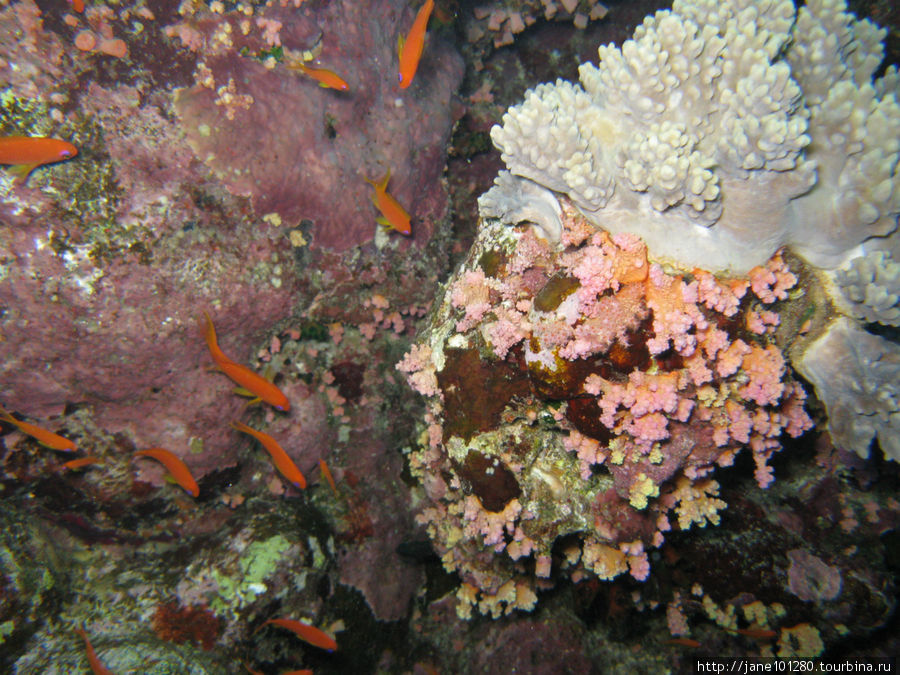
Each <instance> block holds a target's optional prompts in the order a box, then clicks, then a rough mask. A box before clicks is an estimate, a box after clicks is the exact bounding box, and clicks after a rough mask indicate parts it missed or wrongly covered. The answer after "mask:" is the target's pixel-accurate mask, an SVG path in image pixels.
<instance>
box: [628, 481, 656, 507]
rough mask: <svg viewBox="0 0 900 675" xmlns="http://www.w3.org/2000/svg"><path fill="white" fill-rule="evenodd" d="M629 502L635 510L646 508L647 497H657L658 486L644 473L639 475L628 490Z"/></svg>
mask: <svg viewBox="0 0 900 675" xmlns="http://www.w3.org/2000/svg"><path fill="white" fill-rule="evenodd" d="M628 496H629V502H630V503H631V505H632V506H633V507H634V508H636V509H645V508H647V498H648V497H658V496H659V486H658V485H656V484H655V483H654V482H653V481H652V480H651V479H650V478H649V477H648V476H647V474H645V473H639V474H638V476H637V479H635V481H634V483H633V484H632V485H631V490H629V494H628Z"/></svg>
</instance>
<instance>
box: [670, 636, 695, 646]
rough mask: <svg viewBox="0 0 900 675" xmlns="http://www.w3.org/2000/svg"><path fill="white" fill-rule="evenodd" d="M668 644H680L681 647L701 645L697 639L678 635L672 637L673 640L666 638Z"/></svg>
mask: <svg viewBox="0 0 900 675" xmlns="http://www.w3.org/2000/svg"><path fill="white" fill-rule="evenodd" d="M666 644H667V645H678V646H679V647H694V648H696V647H700V646H701V645H700V643H699V642H697V640H692V639H691V638H686V637H678V638H672V639H671V640H666Z"/></svg>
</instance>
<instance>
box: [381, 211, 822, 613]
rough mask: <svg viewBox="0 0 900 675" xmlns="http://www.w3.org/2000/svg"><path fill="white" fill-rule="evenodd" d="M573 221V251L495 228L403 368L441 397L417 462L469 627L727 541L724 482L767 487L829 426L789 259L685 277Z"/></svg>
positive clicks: (529, 232)
mask: <svg viewBox="0 0 900 675" xmlns="http://www.w3.org/2000/svg"><path fill="white" fill-rule="evenodd" d="M563 210H564V213H565V218H564V222H563V232H562V233H561V240H562V241H563V242H567V245H565V246H564V248H561V249H553V248H552V247H551V246H550V245H548V244H547V242H546V241H544V240H543V239H541V238H539V237H538V236H537V235H536V234H535V233H534V230H533V228H514V229H513V228H509V226H508V225H504V224H503V223H502V222H495V221H485V222H484V223H483V224H482V230H481V232H480V234H479V237H478V239H477V240H476V242H475V245H474V246H473V249H472V252H471V253H470V257H469V259H468V260H467V261H466V263H464V264H463V266H462V268H461V269H460V270H459V271H458V272H457V274H456V276H455V277H454V278H453V279H451V282H450V284H449V287H448V291H447V298H448V300H445V301H444V302H443V303H442V304H441V305H439V309H438V310H437V311H436V312H435V313H434V314H433V316H432V317H431V321H430V323H429V324H428V325H427V326H426V330H425V331H424V332H423V333H421V334H420V338H419V341H418V343H417V344H416V345H414V346H413V347H412V349H411V351H410V352H409V353H408V354H407V356H406V357H405V358H404V359H403V361H401V363H400V364H399V365H398V369H400V370H401V371H403V372H404V373H406V375H407V378H408V380H409V382H410V384H412V386H413V387H414V388H415V389H417V390H418V391H419V392H420V393H422V394H424V395H425V396H426V397H428V416H427V426H428V434H426V435H425V436H423V438H427V439H428V441H427V445H426V446H424V447H422V448H421V449H419V450H417V451H414V452H413V453H412V454H411V456H410V462H411V467H412V472H413V474H414V475H415V476H417V477H418V478H419V480H421V481H422V483H423V485H425V486H426V493H425V494H426V502H425V505H424V508H423V509H422V512H421V515H420V517H419V519H420V521H421V522H422V523H424V524H425V525H426V527H427V529H428V532H429V534H430V535H431V537H432V539H433V540H434V542H435V544H436V547H437V549H438V551H439V553H440V554H441V556H442V560H443V563H444V565H445V567H446V568H447V569H448V570H451V571H455V572H457V573H459V575H460V577H461V578H462V580H463V586H462V587H461V588H460V591H459V593H458V594H457V595H458V598H459V600H460V607H459V613H460V615H462V616H469V615H470V614H471V610H472V608H473V607H475V608H477V609H478V610H479V611H480V612H482V613H486V614H491V615H492V616H500V615H501V614H505V613H509V612H511V611H513V610H514V609H530V608H531V607H533V606H534V603H535V601H536V592H537V591H538V590H539V589H541V588H545V587H547V586H548V584H551V583H552V579H553V574H554V573H556V574H557V575H559V574H564V575H567V576H569V577H571V578H573V579H576V580H577V579H581V578H584V577H585V576H595V577H598V578H600V579H612V578H614V577H616V576H618V575H621V574H626V573H627V574H630V575H631V576H632V577H634V578H635V579H639V580H644V579H646V578H647V576H648V574H649V571H650V562H649V557H648V551H649V550H650V549H652V548H654V547H658V546H660V545H661V544H662V542H663V540H664V537H665V533H666V532H667V531H669V530H671V529H672V527H675V524H676V523H677V527H678V528H680V529H682V530H684V529H688V528H690V527H691V526H699V527H704V526H705V525H706V524H707V523H711V524H713V525H716V524H718V522H719V511H721V510H722V509H724V508H725V507H726V504H725V502H724V501H723V500H722V499H720V498H719V485H718V483H717V482H716V481H715V480H714V478H713V474H714V472H715V470H716V468H717V467H719V466H728V465H731V464H732V463H733V462H734V458H735V456H736V455H737V454H738V453H739V452H740V451H741V450H742V449H744V448H747V449H749V451H750V452H751V453H752V456H753V459H754V462H755V464H756V473H755V477H756V480H757V482H758V483H759V484H760V486H762V487H765V486H767V485H768V484H769V483H770V482H771V481H772V479H773V474H772V470H771V467H770V466H769V464H768V462H769V460H770V459H771V457H772V455H773V454H774V453H775V452H777V451H778V450H780V449H781V443H782V439H783V436H790V437H797V436H799V435H801V434H802V433H803V432H804V431H805V430H806V429H808V428H810V426H811V421H810V419H809V417H808V416H807V415H806V413H805V412H804V410H803V401H804V399H805V394H804V392H803V390H802V388H801V387H800V385H799V384H798V383H797V382H795V381H793V380H792V379H791V377H790V374H789V372H788V370H787V368H786V366H785V358H784V356H783V355H782V352H781V349H780V347H779V342H778V338H779V333H778V330H779V326H780V323H781V322H780V320H779V314H780V312H782V311H785V310H786V309H787V308H788V303H787V291H788V290H789V289H790V288H791V287H792V286H793V285H795V284H796V281H797V278H796V277H795V276H794V275H793V274H792V273H791V272H790V270H789V268H788V266H787V263H786V262H785V261H784V259H783V258H782V257H781V256H780V255H776V256H774V257H773V258H772V259H771V260H770V261H769V263H768V264H767V265H765V266H763V267H760V268H758V269H756V270H754V271H753V272H752V273H751V274H750V275H749V276H748V277H742V278H732V279H728V278H720V277H717V276H714V275H712V274H710V273H709V272H705V271H703V270H699V269H694V270H691V271H678V270H673V269H669V268H665V267H663V266H662V265H660V264H657V263H655V262H653V261H651V260H649V259H648V253H647V250H646V248H645V246H644V245H643V243H642V242H641V241H640V239H638V238H637V237H634V236H633V235H628V234H619V235H615V236H610V235H609V234H607V233H606V232H604V231H602V230H600V231H596V232H593V233H591V231H590V230H589V229H588V228H585V227H584V222H583V220H582V218H581V217H580V216H578V215H576V214H575V212H574V210H573V209H571V208H570V207H568V206H567V205H564V206H563ZM751 316H752V317H754V319H753V320H749V319H748V317H751ZM763 317H765V318H763ZM760 322H762V324H763V325H764V326H768V327H770V328H771V330H766V329H764V330H753V326H754V325H757V324H759V323H760ZM437 477H440V481H439V482H440V489H439V490H438V489H435V485H434V483H435V481H436V480H437Z"/></svg>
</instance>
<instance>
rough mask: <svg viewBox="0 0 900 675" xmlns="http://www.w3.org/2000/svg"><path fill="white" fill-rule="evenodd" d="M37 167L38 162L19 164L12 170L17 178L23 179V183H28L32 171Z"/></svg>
mask: <svg viewBox="0 0 900 675" xmlns="http://www.w3.org/2000/svg"><path fill="white" fill-rule="evenodd" d="M37 167H38V165H37V164H17V165H16V166H14V167H12V168H11V169H10V172H11V173H13V174H14V175H15V176H16V178H18V179H21V181H22V184H23V185H26V184H27V183H28V177H29V176H30V175H31V172H32V171H34V170H35V169H36V168H37Z"/></svg>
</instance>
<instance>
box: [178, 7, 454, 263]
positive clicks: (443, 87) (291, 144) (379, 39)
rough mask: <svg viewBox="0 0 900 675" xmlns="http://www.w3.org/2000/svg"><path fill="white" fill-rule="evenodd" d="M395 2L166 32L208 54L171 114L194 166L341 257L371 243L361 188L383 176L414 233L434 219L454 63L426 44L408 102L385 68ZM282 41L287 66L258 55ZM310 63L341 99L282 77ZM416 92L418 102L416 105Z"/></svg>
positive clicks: (238, 18)
mask: <svg viewBox="0 0 900 675" xmlns="http://www.w3.org/2000/svg"><path fill="white" fill-rule="evenodd" d="M395 6H396V3H394V2H391V1H390V0H379V2H377V3H375V4H372V3H325V4H320V5H314V4H307V5H304V6H302V7H301V8H300V9H292V8H281V7H278V6H268V7H266V8H265V9H263V10H261V11H262V12H263V14H264V15H263V16H258V17H257V18H256V23H255V24H254V23H250V22H248V20H247V19H246V17H245V16H244V14H243V13H242V12H241V11H238V10H235V11H231V12H225V13H224V14H222V15H209V14H205V13H204V14H198V15H197V16H195V17H192V18H190V19H188V20H186V21H185V22H183V23H181V24H178V25H177V27H173V28H172V32H173V33H175V34H178V35H182V36H183V39H184V40H185V48H191V49H193V48H194V47H195V46H197V45H205V48H204V49H203V51H202V54H203V58H202V60H201V61H199V62H198V64H197V67H196V69H195V72H194V84H193V85H192V86H190V87H186V88H183V89H181V90H180V91H179V92H178V93H177V95H176V97H175V108H176V110H177V112H178V115H179V118H180V120H181V122H182V124H183V126H184V129H185V133H186V137H187V142H188V144H189V145H190V147H191V148H193V150H194V151H195V153H196V155H197V157H198V158H199V159H200V160H201V161H202V162H204V163H205V164H207V165H208V166H209V167H210V168H211V169H212V170H213V171H214V172H215V174H216V176H217V177H218V178H219V179H221V180H222V181H223V182H224V183H226V184H227V185H228V186H229V188H230V189H231V190H232V191H233V192H234V193H236V194H240V195H245V196H248V197H250V199H251V200H252V203H253V205H254V207H255V208H256V210H257V211H258V212H259V213H277V214H278V216H279V217H280V219H281V221H283V222H285V223H289V224H291V225H294V224H296V223H299V222H300V221H301V220H303V219H305V220H308V221H311V222H312V223H313V228H312V231H311V238H312V245H313V246H314V247H325V248H329V249H333V250H337V251H345V250H347V249H348V248H351V247H353V246H357V245H360V244H364V243H366V242H370V241H371V240H372V239H373V237H374V234H375V231H376V224H375V217H376V216H377V215H378V213H377V212H376V211H374V209H373V208H372V205H371V201H370V199H369V195H370V192H371V190H370V188H369V187H368V186H367V185H366V183H365V180H364V179H365V178H369V179H373V180H374V179H377V178H380V177H381V176H383V175H384V174H385V172H386V171H388V170H390V171H391V193H392V194H393V195H394V196H395V197H396V198H397V199H398V201H400V203H401V204H404V205H407V206H408V210H409V211H410V215H411V216H412V218H413V223H412V229H413V237H414V238H415V239H417V240H419V241H425V240H427V239H429V238H430V236H431V233H432V232H433V225H434V221H436V220H438V219H439V218H440V217H441V216H442V215H443V208H444V203H443V197H444V195H443V191H442V189H441V188H440V176H441V172H442V171H443V166H444V154H443V149H444V147H445V145H446V142H447V140H448V138H449V132H450V129H451V126H452V119H451V110H452V109H451V106H449V105H448V103H449V102H450V100H451V97H452V93H453V91H454V90H455V89H456V87H457V85H458V83H459V82H460V80H461V77H462V63H461V60H460V59H459V57H458V56H457V55H456V54H455V53H453V52H452V51H451V49H450V48H449V47H448V46H446V45H444V44H441V43H440V41H439V40H437V39H436V38H431V39H430V40H429V48H428V53H427V56H426V58H425V59H424V60H423V63H422V71H420V74H421V73H422V72H425V73H427V77H423V78H421V79H417V80H416V83H415V85H414V86H413V88H412V89H410V92H411V93H410V94H406V93H401V90H399V89H398V88H397V83H396V74H395V73H394V72H392V68H391V67H389V65H388V64H392V63H394V59H395V58H396V54H395V50H396V35H397V34H398V31H399V27H400V25H401V21H403V20H404V12H400V11H396V10H395V9H394V7H395ZM273 45H278V47H279V49H283V53H284V54H285V55H286V56H285V60H284V62H278V60H276V59H275V57H269V58H260V59H259V60H257V59H255V58H246V57H245V56H242V52H243V53H244V54H248V53H249V54H250V55H262V56H264V55H265V54H268V53H270V52H271V50H272V47H273ZM304 52H307V53H310V54H317V55H318V60H319V63H320V65H317V66H316V67H327V68H328V69H329V70H332V71H334V72H335V73H340V74H341V75H342V77H344V78H345V79H346V80H347V81H348V83H349V91H347V92H338V91H334V90H324V89H322V88H320V87H318V86H316V82H315V81H314V80H312V79H311V78H309V77H307V76H305V75H302V74H301V73H298V72H297V71H295V70H291V69H290V68H288V67H287V65H286V64H287V63H288V57H287V55H288V54H292V55H294V56H292V57H291V58H293V59H295V60H299V59H300V58H301V55H302V54H303V53H304ZM413 94H415V95H413Z"/></svg>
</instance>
